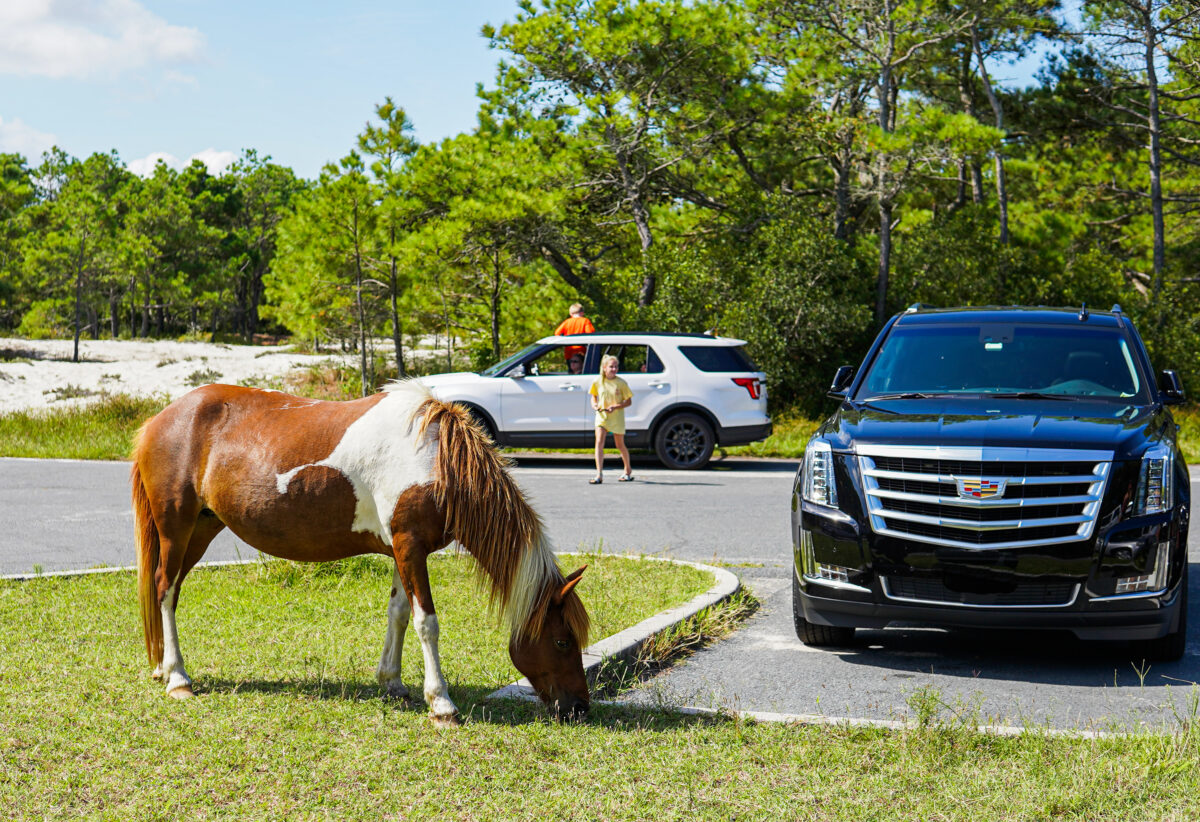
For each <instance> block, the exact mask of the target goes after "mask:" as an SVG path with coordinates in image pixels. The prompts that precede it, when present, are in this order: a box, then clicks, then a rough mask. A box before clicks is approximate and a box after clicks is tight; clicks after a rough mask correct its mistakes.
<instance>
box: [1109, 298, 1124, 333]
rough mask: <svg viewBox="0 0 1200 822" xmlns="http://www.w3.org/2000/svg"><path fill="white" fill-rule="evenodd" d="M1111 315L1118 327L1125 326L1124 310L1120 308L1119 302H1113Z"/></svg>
mask: <svg viewBox="0 0 1200 822" xmlns="http://www.w3.org/2000/svg"><path fill="white" fill-rule="evenodd" d="M1112 315H1113V316H1114V317H1116V318H1117V326H1118V327H1119V328H1124V327H1125V312H1124V311H1122V310H1121V305H1120V303H1113V307H1112Z"/></svg>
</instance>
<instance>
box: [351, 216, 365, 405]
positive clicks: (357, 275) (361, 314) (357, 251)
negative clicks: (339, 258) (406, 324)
mask: <svg viewBox="0 0 1200 822" xmlns="http://www.w3.org/2000/svg"><path fill="white" fill-rule="evenodd" d="M353 219H354V301H355V304H356V306H357V309H358V343H359V344H358V356H359V372H360V374H361V377H362V395H363V396H364V397H365V396H367V394H368V393H369V391H368V388H367V386H368V382H369V375H368V374H367V314H366V309H364V308H363V298H362V292H363V268H362V247H361V245H360V243H361V237H360V236H359V226H358V205H357V204H355V206H354V217H353Z"/></svg>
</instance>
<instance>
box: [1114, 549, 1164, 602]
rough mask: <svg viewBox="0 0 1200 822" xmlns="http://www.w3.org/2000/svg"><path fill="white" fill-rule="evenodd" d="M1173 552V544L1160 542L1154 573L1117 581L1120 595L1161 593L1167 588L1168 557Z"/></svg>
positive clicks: (1122, 578)
mask: <svg viewBox="0 0 1200 822" xmlns="http://www.w3.org/2000/svg"><path fill="white" fill-rule="evenodd" d="M1170 552H1171V543H1169V542H1160V543H1159V544H1158V553H1157V555H1156V556H1155V557H1154V573H1152V574H1140V575H1138V576H1136V577H1120V578H1118V579H1117V591H1116V592H1117V593H1118V594H1140V593H1142V592H1144V591H1161V590H1163V589H1164V588H1166V587H1167V570H1168V568H1167V557H1168V556H1169V555H1170Z"/></svg>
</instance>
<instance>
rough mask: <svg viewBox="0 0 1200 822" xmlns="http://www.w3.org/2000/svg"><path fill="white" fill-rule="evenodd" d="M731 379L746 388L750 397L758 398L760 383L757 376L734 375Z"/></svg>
mask: <svg viewBox="0 0 1200 822" xmlns="http://www.w3.org/2000/svg"><path fill="white" fill-rule="evenodd" d="M733 381H734V382H735V383H736V384H738V385H740V386H741V387H742V388H745V389H746V392H747V393H749V394H750V399H752V400H756V399H758V389H759V386H760V385H761V383H760V382H759V381H758V377H734V378H733Z"/></svg>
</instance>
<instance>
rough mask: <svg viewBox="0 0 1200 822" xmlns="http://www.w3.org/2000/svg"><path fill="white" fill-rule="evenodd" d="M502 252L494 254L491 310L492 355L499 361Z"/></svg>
mask: <svg viewBox="0 0 1200 822" xmlns="http://www.w3.org/2000/svg"><path fill="white" fill-rule="evenodd" d="M500 278H501V271H500V254H499V252H494V253H493V255H492V294H491V305H490V308H491V312H492V356H493V357H495V358H496V360H497V361H499V360H500Z"/></svg>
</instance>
